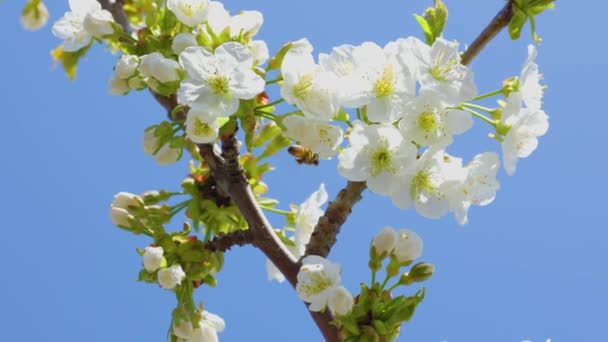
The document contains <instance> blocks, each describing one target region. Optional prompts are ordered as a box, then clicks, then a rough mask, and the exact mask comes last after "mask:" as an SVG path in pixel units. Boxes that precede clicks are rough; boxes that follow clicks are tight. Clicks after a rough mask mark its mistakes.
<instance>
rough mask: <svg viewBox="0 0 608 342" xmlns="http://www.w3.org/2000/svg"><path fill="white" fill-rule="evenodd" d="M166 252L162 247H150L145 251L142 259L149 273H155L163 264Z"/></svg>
mask: <svg viewBox="0 0 608 342" xmlns="http://www.w3.org/2000/svg"><path fill="white" fill-rule="evenodd" d="M164 252H165V251H164V250H163V248H162V247H151V246H148V247H146V248H145V249H144V255H143V257H142V259H143V263H144V268H145V269H146V270H147V271H148V272H155V271H156V270H158V269H159V268H160V267H161V265H162V264H163V261H164V258H163V254H164Z"/></svg>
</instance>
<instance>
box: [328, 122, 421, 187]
mask: <svg viewBox="0 0 608 342" xmlns="http://www.w3.org/2000/svg"><path fill="white" fill-rule="evenodd" d="M349 142H350V146H349V147H348V148H347V149H345V150H343V151H342V153H340V155H339V156H338V160H339V163H338V173H339V174H340V175H341V176H342V177H344V178H346V179H348V180H350V181H354V182H363V181H367V186H368V187H369V189H370V191H372V192H374V193H376V194H380V195H389V194H390V193H391V192H392V191H393V189H394V188H395V187H396V186H397V185H398V184H399V178H398V176H399V174H400V172H401V169H402V168H403V167H406V166H410V165H411V164H413V163H414V161H415V159H416V148H415V147H414V145H413V144H412V143H411V142H409V141H407V140H405V139H403V136H402V135H401V133H400V132H399V130H398V129H397V128H395V127H394V126H392V125H371V126H367V125H365V124H364V123H362V122H361V121H355V122H354V123H353V129H352V132H351V133H350V136H349Z"/></svg>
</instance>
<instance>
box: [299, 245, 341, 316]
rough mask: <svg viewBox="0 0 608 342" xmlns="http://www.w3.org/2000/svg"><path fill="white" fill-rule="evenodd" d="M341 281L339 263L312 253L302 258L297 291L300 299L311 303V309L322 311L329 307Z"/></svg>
mask: <svg viewBox="0 0 608 342" xmlns="http://www.w3.org/2000/svg"><path fill="white" fill-rule="evenodd" d="M340 281H341V280H340V266H339V265H337V264H333V263H331V262H329V261H328V260H326V259H324V258H322V257H320V256H317V255H310V256H307V257H305V258H304V259H302V267H301V268H300V271H299V272H298V283H297V285H296V292H297V293H298V296H299V297H300V299H302V300H303V301H304V302H306V303H309V304H310V305H309V307H308V309H309V310H310V311H315V312H316V311H321V310H323V309H325V307H327V304H328V301H329V299H330V297H331V295H332V293H333V291H334V289H335V288H336V287H337V286H338V285H339V284H340Z"/></svg>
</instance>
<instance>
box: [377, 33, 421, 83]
mask: <svg viewBox="0 0 608 342" xmlns="http://www.w3.org/2000/svg"><path fill="white" fill-rule="evenodd" d="M384 51H385V53H386V54H387V55H389V56H391V58H394V59H395V61H397V62H398V63H399V64H401V67H402V68H407V69H408V70H409V72H410V75H411V76H412V77H413V78H414V79H415V80H419V79H420V76H421V74H422V73H423V72H424V71H425V70H424V68H423V64H422V60H423V59H424V58H423V56H424V55H425V53H428V51H429V46H428V45H427V44H426V43H425V42H423V41H421V40H420V39H418V38H416V37H407V38H400V39H397V40H396V41H394V42H389V43H388V44H386V46H385V47H384Z"/></svg>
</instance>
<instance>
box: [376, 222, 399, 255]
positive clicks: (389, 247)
mask: <svg viewBox="0 0 608 342" xmlns="http://www.w3.org/2000/svg"><path fill="white" fill-rule="evenodd" d="M397 238H398V235H397V232H396V231H395V229H393V227H384V228H383V229H382V230H381V231H380V232H378V234H376V236H375V237H374V240H372V246H374V249H375V250H376V254H378V255H389V254H390V253H391V252H392V251H393V248H395V244H396V243H397Z"/></svg>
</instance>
